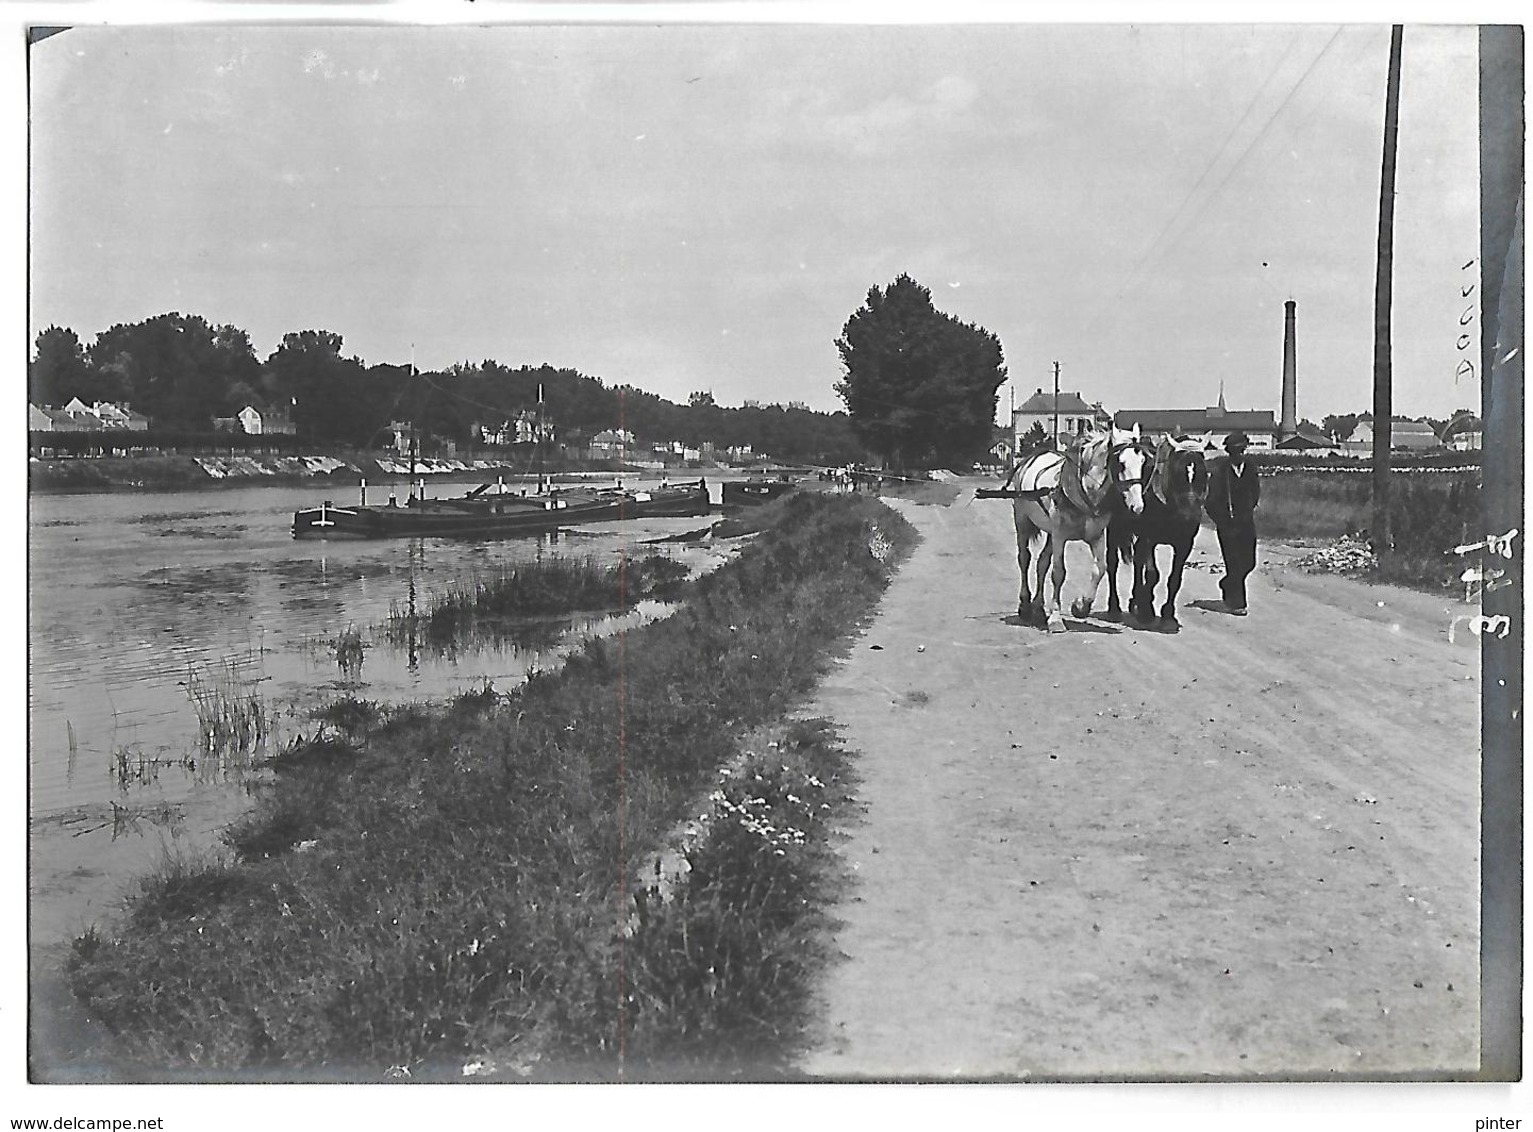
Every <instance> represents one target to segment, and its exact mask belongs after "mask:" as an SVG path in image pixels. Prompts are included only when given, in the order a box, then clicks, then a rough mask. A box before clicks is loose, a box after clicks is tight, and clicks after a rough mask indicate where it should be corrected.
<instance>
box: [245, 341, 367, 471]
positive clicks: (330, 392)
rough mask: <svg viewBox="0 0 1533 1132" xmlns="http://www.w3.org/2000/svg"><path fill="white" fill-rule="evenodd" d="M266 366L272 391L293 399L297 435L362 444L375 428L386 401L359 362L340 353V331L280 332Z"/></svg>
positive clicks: (290, 399) (313, 438)
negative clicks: (277, 341) (280, 334)
mask: <svg viewBox="0 0 1533 1132" xmlns="http://www.w3.org/2000/svg"><path fill="white" fill-rule="evenodd" d="M266 370H267V375H268V377H269V379H270V381H271V384H272V387H273V388H274V389H275V391H276V392H277V395H278V396H279V397H281V398H286V399H288V400H289V402H290V403H292V402H293V401H296V404H295V407H294V409H293V424H294V425H295V426H296V428H297V430H298V434H299V435H300V436H303V437H305V438H307V439H310V440H317V441H328V440H339V441H344V442H346V443H349V444H356V445H366V444H367V443H368V442H369V441H370V440H371V439H372V438H373V435H374V434H375V433H376V432H377V431H378V429H379V428H380V424H379V421H378V417H379V416H380V415H382V414H383V413H385V412H386V411H387V408H388V402H387V401H385V400H384V399H383V398H382V397H380V396H378V392H379V391H378V390H376V389H372V388H370V387H369V382H367V380H366V375H365V373H364V371H363V368H362V363H361V362H359V361H358V360H357V359H356V358H343V357H341V336H340V335H339V334H333V333H331V332H330V331H328V330H300V331H297V332H295V333H291V334H284V335H283V336H282V344H281V345H280V346H278V347H277V348H276V349H275V350H273V351H272V353H271V356H270V357H268V358H267V359H266ZM391 392H392V391H391ZM380 402H382V403H381V404H380ZM382 423H383V424H387V423H388V422H387V421H383V422H382Z"/></svg>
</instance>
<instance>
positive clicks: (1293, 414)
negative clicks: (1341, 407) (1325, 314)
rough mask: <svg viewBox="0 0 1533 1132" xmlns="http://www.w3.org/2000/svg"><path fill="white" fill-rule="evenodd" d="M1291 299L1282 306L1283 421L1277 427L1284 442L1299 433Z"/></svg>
mask: <svg viewBox="0 0 1533 1132" xmlns="http://www.w3.org/2000/svg"><path fill="white" fill-rule="evenodd" d="M1297 305H1298V304H1296V303H1295V302H1294V301H1293V300H1292V299H1289V300H1288V301H1287V302H1286V303H1284V304H1283V419H1282V421H1281V422H1280V423H1279V425H1278V439H1279V440H1286V439H1287V438H1288V437H1290V436H1292V435H1293V434H1294V433H1296V432H1298V431H1299V416H1298V377H1297V373H1296V366H1295V362H1294V344H1293V339H1294V333H1293V323H1294V307H1295V306H1297Z"/></svg>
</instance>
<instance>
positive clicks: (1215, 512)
mask: <svg viewBox="0 0 1533 1132" xmlns="http://www.w3.org/2000/svg"><path fill="white" fill-rule="evenodd" d="M1250 443H1251V441H1250V438H1249V437H1247V436H1246V434H1245V433H1243V432H1232V433H1230V434H1229V435H1228V436H1226V437H1225V438H1224V450H1225V452H1226V453H1227V455H1225V456H1216V457H1214V459H1213V460H1211V461H1210V462H1209V468H1208V500H1207V502H1206V503H1205V504H1204V509H1205V510H1206V511H1207V512H1208V517H1209V518H1210V519H1212V520H1213V521H1214V528H1215V530H1217V531H1218V532H1219V553H1220V554H1222V555H1223V556H1224V577H1223V578H1221V579H1219V589H1220V590H1221V591H1223V593H1224V608H1225V611H1226V612H1227V613H1233V614H1235V616H1237V617H1244V616H1245V615H1246V578H1248V577H1249V576H1250V574H1251V571H1252V570H1254V569H1256V514H1255V512H1256V504H1257V501H1258V500H1259V499H1260V498H1261V486H1260V484H1259V483H1258V482H1257V478H1256V466H1255V465H1254V464H1252V463H1250V462H1249V461H1247V460H1246V448H1247V446H1248V445H1249V444H1250Z"/></svg>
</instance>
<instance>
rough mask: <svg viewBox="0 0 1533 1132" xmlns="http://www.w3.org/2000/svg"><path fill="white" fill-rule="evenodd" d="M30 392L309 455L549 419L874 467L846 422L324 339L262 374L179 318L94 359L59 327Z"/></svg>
mask: <svg viewBox="0 0 1533 1132" xmlns="http://www.w3.org/2000/svg"><path fill="white" fill-rule="evenodd" d="M28 384H29V400H31V401H32V402H33V403H34V404H38V405H44V404H46V405H62V404H65V403H67V402H68V401H69V400H70V399H71V398H73V397H78V398H79V399H80V400H81V401H83V402H85V403H86V404H93V403H95V402H97V401H112V402H117V403H122V404H128V405H131V406H132V407H133V408H134V409H135V410H136V411H138V412H140V413H143V414H144V415H145V416H147V417H149V418H150V420H151V421H152V422H153V427H154V429H155V431H156V432H157V433H159V432H179V433H188V434H194V433H198V432H210V431H211V430H212V427H213V419H214V418H215V417H228V416H233V415H234V414H235V413H237V412H238V411H239V410H240V409H242V408H244V407H245V406H246V405H253V406H255V407H256V408H257V409H258V410H265V409H268V408H276V409H279V410H282V409H286V410H287V411H289V412H290V413H291V417H292V420H293V423H294V425H295V427H296V429H297V434H298V437H299V439H300V440H302V441H304V442H306V443H309V444H314V445H336V446H342V447H349V448H369V447H374V446H376V445H379V444H380V443H384V442H387V441H389V440H391V439H392V437H391V436H390V435H389V433H388V426H389V425H390V424H391V423H393V422H395V421H411V422H414V423H415V424H416V426H417V427H418V428H419V429H420V431H421V432H422V434H423V435H430V436H436V437H441V438H444V439H452V440H456V441H459V442H461V443H477V442H478V439H479V438H478V435H477V427H478V426H480V425H485V426H490V427H494V426H498V425H500V424H501V423H503V422H504V421H507V420H510V419H513V418H514V417H515V416H516V415H517V414H519V413H522V412H541V413H542V414H543V415H544V418H545V419H546V420H547V421H549V422H550V423H551V424H552V425H553V426H554V429H555V432H556V436H557V437H559V438H561V439H573V438H576V437H579V436H586V437H589V436H592V435H594V434H595V433H598V432H601V431H603V430H607V429H623V430H625V431H627V432H630V433H632V434H633V435H634V436H635V437H636V438H637V439H638V440H641V441H650V442H669V441H673V440H679V441H682V442H684V443H685V444H687V445H688V446H692V447H697V446H701V445H702V444H703V443H705V442H711V443H712V444H713V445H715V447H716V448H720V449H723V448H729V447H736V446H741V447H743V446H750V447H751V448H752V450H753V451H754V452H756V453H769V454H770V455H771V456H772V457H774V458H776V459H779V460H787V461H802V462H807V463H816V464H840V463H846V462H849V461H855V460H860V459H863V458H864V457H865V451H864V449H863V446H862V445H861V444H860V443H859V441H858V438H857V436H856V434H855V433H854V432H853V430H852V427H851V422H850V421H849V420H848V417H847V415H846V414H845V413H839V412H838V413H819V412H815V411H813V410H811V409H809V408H808V407H807V406H805V405H802V404H796V403H795V404H790V405H786V406H785V405H776V404H772V405H762V404H758V403H753V402H752V403H747V404H746V405H745V406H744V407H741V408H725V407H722V406H719V405H717V404H715V403H714V402H713V398H712V396H711V395H709V394H706V393H694V394H693V395H692V397H691V398H690V399H689V403H688V404H686V405H678V404H676V403H674V402H672V401H668V400H666V399H665V398H663V397H659V396H657V395H655V394H653V393H649V392H646V391H645V390H642V389H638V388H635V387H633V386H630V385H608V384H607V383H605V382H604V381H602V380H601V379H600V378H598V377H592V376H589V375H586V374H582V373H580V372H578V371H576V370H573V369H569V368H565V367H556V366H553V365H549V364H547V363H545V364H542V365H539V366H528V365H522V366H518V367H515V368H513V367H510V366H507V365H503V364H502V363H500V362H497V361H494V360H489V359H486V360H484V361H481V362H477V363H469V362H463V363H458V364H455V365H452V366H449V367H448V368H447V369H445V370H441V371H419V370H416V371H413V372H412V369H411V367H410V366H408V365H393V364H373V365H369V364H367V363H366V362H364V361H363V360H362V359H361V358H358V357H355V356H349V355H347V354H346V353H345V352H344V350H343V340H342V337H341V335H339V334H336V333H333V332H331V331H327V330H301V331H295V332H293V333H290V334H285V335H283V338H282V341H281V344H280V345H278V346H277V348H276V349H275V350H273V351H272V352H271V354H270V355H268V356H267V357H266V359H265V360H261V359H259V358H258V357H257V356H256V352H255V349H254V347H253V346H252V345H251V342H250V336H249V334H247V333H246V332H245V331H244V330H241V329H239V328H238V327H234V326H226V325H225V326H221V325H215V324H212V323H210V322H208V321H207V320H206V319H204V318H202V317H200V316H198V315H185V314H180V313H178V312H171V313H169V314H162V315H157V316H155V317H153V318H149V319H145V320H144V321H142V322H136V323H124V324H118V325H115V326H113V327H111V328H110V329H108V330H105V331H102V332H101V333H100V334H98V335H97V336H96V339H95V341H94V342H92V343H90V344H89V345H86V344H84V343H82V342H81V340H80V338H79V336H78V335H77V334H76V333H75V332H74V331H73V330H72V329H70V328H68V327H59V326H50V327H48V328H47V329H46V330H44V331H42V332H41V333H40V334H39V335H38V336H37V340H36V343H35V355H34V357H33V359H32V361H31V363H30V365H29V369H28ZM540 395H541V397H542V403H541V405H540V404H539V396H540Z"/></svg>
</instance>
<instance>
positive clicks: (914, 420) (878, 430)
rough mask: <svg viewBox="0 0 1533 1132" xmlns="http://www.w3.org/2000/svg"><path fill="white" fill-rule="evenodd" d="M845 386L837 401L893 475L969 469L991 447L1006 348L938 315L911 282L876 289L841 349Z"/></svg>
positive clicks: (902, 279)
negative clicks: (895, 472)
mask: <svg viewBox="0 0 1533 1132" xmlns="http://www.w3.org/2000/svg"><path fill="white" fill-rule="evenodd" d="M836 348H837V349H838V350H839V351H840V352H841V362H842V364H843V365H844V366H845V367H846V376H845V378H844V379H843V380H842V381H840V382H837V384H836V392H837V393H839V394H840V395H841V399H842V401H843V402H845V404H846V408H847V412H848V413H849V414H850V415H851V421H852V428H853V429H854V430H855V431H856V433H857V436H858V437H859V438H860V439H861V440H862V442H863V443H864V444H866V445H867V446H868V448H870V449H871V450H872V451H874V452H876V453H877V454H878V455H879V456H881V457H882V458H883V460H884V462H885V463H886V464H887V465H890V466H893V467H896V468H904V467H910V466H927V467H941V466H943V465H948V464H952V465H967V464H968V463H970V462H971V461H973V460H975V459H977V458H978V457H979V456H980V455H981V454H982V453H984V452H985V450H986V449H987V448H989V446H990V432H991V427H992V425H991V422H993V421H994V420H995V407H996V390H997V389H999V388H1000V386H1001V383H1002V382H1004V381H1005V380H1006V365H1005V362H1004V359H1003V356H1002V353H1001V342H1000V339H998V338H997V337H996V336H995V335H994V334H991V333H990V332H989V331H988V330H985V329H984V328H982V327H980V326H976V325H973V324H970V323H965V322H960V321H959V320H958V319H956V318H954V317H953V316H952V315H948V314H943V313H942V312H941V311H939V310H937V308H936V307H935V306H933V305H932V297H931V291H930V290H928V289H927V288H925V287H923V286H921V284H919V283H917V282H916V281H915V280H914V279H912V278H911V277H910V276H909V275H904V274H902V275H900V276H899V277H898V278H897V279H895V281H894V282H893V283H891V284H890V285H889V287H888V288H887V289H886V290H879V288H877V287H874V288H872V289H871V290H870V291H869V292H868V298H867V302H866V303H865V304H864V305H863V306H861V307H859V308H858V309H857V311H856V312H855V313H854V314H853V315H852V316H851V318H849V319H847V322H846V326H845V327H844V328H843V329H842V331H841V337H840V338H838V339H837V340H836Z"/></svg>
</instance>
